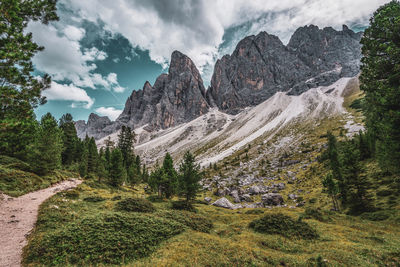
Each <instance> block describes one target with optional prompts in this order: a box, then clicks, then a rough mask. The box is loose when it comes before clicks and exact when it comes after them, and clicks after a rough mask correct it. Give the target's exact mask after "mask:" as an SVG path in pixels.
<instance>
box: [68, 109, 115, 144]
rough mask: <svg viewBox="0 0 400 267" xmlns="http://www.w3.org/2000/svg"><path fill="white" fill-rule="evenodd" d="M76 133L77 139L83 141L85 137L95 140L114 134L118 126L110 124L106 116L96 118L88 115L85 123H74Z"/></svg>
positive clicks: (82, 121)
mask: <svg viewBox="0 0 400 267" xmlns="http://www.w3.org/2000/svg"><path fill="white" fill-rule="evenodd" d="M75 128H76V132H77V135H78V137H79V138H81V139H84V138H85V137H86V135H87V136H89V137H94V138H95V139H100V138H103V137H105V136H107V135H109V134H112V133H114V132H116V131H117V130H118V129H119V126H118V125H117V124H115V123H114V122H112V121H111V120H110V119H109V118H108V117H107V116H103V117H101V116H98V115H96V114H94V113H90V115H89V119H88V121H87V123H86V122H85V121H84V120H79V121H76V122H75Z"/></svg>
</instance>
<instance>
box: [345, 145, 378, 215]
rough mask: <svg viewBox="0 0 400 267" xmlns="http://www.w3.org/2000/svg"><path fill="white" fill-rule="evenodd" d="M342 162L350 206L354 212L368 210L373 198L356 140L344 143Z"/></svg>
mask: <svg viewBox="0 0 400 267" xmlns="http://www.w3.org/2000/svg"><path fill="white" fill-rule="evenodd" d="M340 164H341V172H342V176H343V180H344V182H345V183H346V193H347V198H346V199H348V202H347V204H348V206H349V208H350V212H351V213H352V214H359V213H362V212H364V211H368V210H370V209H371V206H372V199H371V197H370V195H369V193H368V191H367V190H368V187H369V183H368V181H367V179H366V177H365V176H364V175H363V169H362V166H361V164H360V151H359V150H358V149H357V147H356V145H355V143H354V141H349V142H347V143H346V144H344V145H343V149H342V153H341V155H340Z"/></svg>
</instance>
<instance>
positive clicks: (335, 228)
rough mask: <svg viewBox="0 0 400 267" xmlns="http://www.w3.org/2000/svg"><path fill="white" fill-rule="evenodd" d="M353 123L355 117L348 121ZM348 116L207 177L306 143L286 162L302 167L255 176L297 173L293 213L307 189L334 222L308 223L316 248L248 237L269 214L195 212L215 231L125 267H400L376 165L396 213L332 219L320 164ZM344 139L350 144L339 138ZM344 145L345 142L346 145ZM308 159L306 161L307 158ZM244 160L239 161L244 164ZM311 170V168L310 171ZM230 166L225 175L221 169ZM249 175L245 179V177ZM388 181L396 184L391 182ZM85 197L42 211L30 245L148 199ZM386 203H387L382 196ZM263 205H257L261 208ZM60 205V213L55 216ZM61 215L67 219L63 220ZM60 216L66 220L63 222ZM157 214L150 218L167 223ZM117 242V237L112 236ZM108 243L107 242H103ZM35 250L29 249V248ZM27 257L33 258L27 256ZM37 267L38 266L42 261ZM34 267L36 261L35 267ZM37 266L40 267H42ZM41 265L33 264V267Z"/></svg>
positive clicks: (175, 241)
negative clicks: (124, 201)
mask: <svg viewBox="0 0 400 267" xmlns="http://www.w3.org/2000/svg"><path fill="white" fill-rule="evenodd" d="M357 97H359V92H358V91H357V90H353V91H352V93H350V94H348V95H346V98H345V103H344V106H345V107H346V108H349V105H350V103H351V102H352V101H353V100H354V99H355V98H357ZM348 110H349V112H350V114H351V115H352V116H353V118H354V119H355V121H356V122H360V121H362V117H361V116H360V114H359V113H357V112H356V111H355V110H351V109H348ZM346 116H348V115H346ZM344 119H345V117H344V116H338V117H335V118H329V119H325V120H322V121H321V122H319V123H318V125H315V123H313V122H310V123H309V124H303V125H297V126H296V127H292V128H286V129H285V130H283V131H281V132H280V133H278V134H277V135H276V136H275V137H274V138H273V139H272V140H270V141H268V142H267V143H265V144H263V138H262V137H261V138H259V139H257V140H255V141H254V142H253V143H252V144H251V147H250V148H247V149H243V150H241V151H238V152H236V153H235V154H234V155H232V156H230V157H228V158H227V159H225V160H224V162H222V163H220V164H219V166H220V169H219V170H218V171H214V170H209V171H208V175H209V176H210V177H212V176H213V175H219V174H221V173H222V175H230V171H231V170H232V169H235V168H237V167H238V166H239V162H240V161H242V162H245V159H244V155H245V154H246V153H247V154H248V155H249V159H250V161H251V160H252V159H256V158H258V161H260V160H261V158H264V159H269V160H272V159H271V158H268V153H266V154H263V153H262V152H263V151H264V150H265V151H266V150H267V149H268V147H270V146H271V145H272V144H274V143H275V142H278V141H279V140H280V139H281V138H282V137H285V136H288V135H294V136H295V135H298V136H302V137H301V138H300V139H299V141H298V145H297V146H294V147H291V148H288V149H287V152H288V154H289V155H288V158H287V159H301V160H302V163H300V164H294V165H291V166H288V167H285V168H280V169H279V170H274V169H268V168H267V167H265V166H261V165H260V164H259V162H258V161H256V162H253V163H252V164H253V168H250V167H249V168H248V171H249V172H252V171H254V170H257V171H259V172H261V171H263V170H264V171H265V172H266V173H267V174H268V176H275V177H278V178H279V179H280V180H275V181H274V182H281V181H283V182H284V181H285V179H286V178H287V177H286V173H287V171H294V172H296V177H297V182H296V183H294V184H287V187H286V188H285V189H284V190H283V191H281V192H280V193H281V194H282V195H283V197H284V198H285V202H286V203H287V204H288V205H289V206H290V205H294V204H295V202H293V201H289V200H288V199H287V194H288V193H291V192H297V190H298V189H302V190H303V192H304V193H299V195H300V196H301V197H303V199H304V200H305V201H306V207H315V208H321V209H322V210H325V212H324V213H325V214H326V216H328V217H329V220H327V221H325V222H321V221H318V220H315V219H304V221H306V222H307V223H309V224H310V225H311V226H313V227H314V228H315V229H316V230H317V232H318V233H319V235H320V238H319V239H317V240H315V241H306V240H296V239H290V238H285V237H282V236H280V235H266V234H261V233H256V232H254V231H253V230H251V229H249V227H248V224H249V223H250V222H251V221H252V220H254V219H257V218H259V217H261V216H262V214H247V213H246V211H247V210H246V209H243V210H236V211H232V210H225V209H221V208H216V207H213V206H207V205H199V204H197V205H196V208H197V209H198V214H199V215H203V216H205V217H207V218H209V219H211V220H212V221H213V224H214V228H213V229H212V230H211V231H210V232H209V233H204V232H198V231H194V230H190V229H187V230H186V231H184V232H183V233H181V234H178V235H176V236H174V237H172V238H170V239H166V240H165V241H163V242H161V243H160V244H159V245H158V246H157V247H158V248H157V249H156V250H154V252H153V253H152V254H150V255H149V256H146V257H142V258H138V259H137V260H131V261H129V262H128V263H125V265H124V266H268V265H271V266H277V265H285V266H307V265H311V266H315V265H317V263H318V261H319V262H320V263H321V262H322V263H325V264H327V265H328V266H399V265H400V249H399V248H400V234H399V233H400V213H399V210H400V203H399V201H398V199H397V200H396V199H395V200H393V197H390V196H377V194H376V193H377V192H382V191H385V190H390V189H391V184H390V183H389V182H390V181H391V180H392V179H391V177H384V176H383V175H382V173H381V172H380V170H379V168H378V166H377V164H376V163H375V162H374V161H372V160H369V161H365V162H364V166H365V167H366V175H367V177H368V179H372V178H374V177H375V178H376V177H379V178H380V179H381V181H382V182H381V183H380V184H377V185H376V186H375V187H374V188H371V193H373V195H374V198H375V204H376V205H377V206H379V207H381V208H390V209H391V211H390V213H389V214H390V218H389V219H386V220H384V221H369V220H363V219H362V217H352V216H347V215H344V214H339V213H331V212H328V210H329V209H330V207H331V201H330V199H329V198H328V197H327V196H326V194H324V193H323V192H322V185H321V178H322V177H323V176H324V175H325V174H326V171H327V170H326V168H325V167H324V166H323V164H321V163H319V162H318V161H316V158H317V157H318V156H319V155H320V153H321V150H320V148H321V146H322V145H323V144H325V143H326V138H325V137H324V135H325V134H326V131H327V130H331V131H333V133H334V134H335V135H337V136H340V133H341V132H342V133H343V131H344V130H343V121H344ZM340 138H344V136H342V137H340ZM340 138H339V139H340ZM305 150H306V151H308V152H306V153H303V152H300V151H305ZM237 156H239V158H240V160H239V161H237V159H236V158H237ZM304 162H308V164H309V165H307V167H306V168H303V166H302V165H303V164H304ZM224 165H226V168H222V167H221V166H224ZM246 168H247V167H246ZM246 168H244V170H243V171H244V172H246ZM388 181H389V182H388ZM80 190H81V193H80V194H81V196H80V197H79V199H77V200H68V199H67V200H66V201H64V200H63V199H65V198H64V197H62V195H60V194H59V195H58V196H55V197H53V198H52V199H50V200H49V201H47V202H46V203H45V204H44V205H43V206H42V207H41V210H40V213H41V215H40V216H41V217H42V218H50V217H51V216H53V215H54V216H55V217H53V220H49V221H47V222H45V223H44V224H39V225H38V227H37V228H36V230H35V232H34V233H33V235H32V236H31V237H30V244H31V242H32V241H34V240H38V239H40V237H41V235H42V234H43V233H49V232H51V231H52V230H50V229H47V228H46V227H47V226H50V225H51V226H52V227H55V228H57V227H59V228H63V227H65V225H66V224H68V221H65V220H76V219H79V218H81V217H84V216H87V215H90V214H92V215H94V214H98V213H101V212H107V211H112V210H113V208H114V205H115V202H114V201H112V200H111V199H112V197H114V196H117V195H119V196H122V197H128V196H131V197H132V196H133V197H144V196H145V194H144V192H143V190H142V189H139V190H138V191H132V190H125V191H112V190H110V189H107V188H104V189H99V188H97V189H96V188H92V187H89V186H87V185H81V186H80ZM89 195H90V196H92V195H98V196H102V197H104V198H107V200H106V201H103V202H98V203H86V202H84V201H82V199H83V198H84V197H86V196H89ZM381 195H384V194H382V193H381ZM204 196H212V197H213V199H214V200H215V199H216V197H215V196H213V195H212V192H203V193H202V194H201V196H199V199H202V198H203V197H204ZM258 199H259V197H258V198H257V199H256V200H258ZM54 205H57V207H58V209H57V211H56V210H55V208H54ZM155 205H156V207H157V209H158V210H159V211H160V210H161V211H163V210H167V209H169V207H168V206H169V205H168V203H167V202H162V203H155ZM263 212H264V214H267V213H275V212H282V213H284V214H286V215H288V216H291V217H293V218H294V219H297V218H298V217H299V216H301V215H302V213H303V212H304V209H303V208H295V209H291V208H275V209H263ZM59 213H60V214H59ZM57 214H59V215H57ZM160 214H162V212H161V213H155V214H153V215H151V216H160ZM109 234H112V233H109ZM98 242H101V241H98ZM28 250H29V247H28ZM25 256H26V254H25ZM36 260H38V259H36ZM32 262H33V263H35V261H32ZM36 263H37V261H36ZM34 265H35V264H31V266H34Z"/></svg>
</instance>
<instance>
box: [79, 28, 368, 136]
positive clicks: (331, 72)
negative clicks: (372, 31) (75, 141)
mask: <svg viewBox="0 0 400 267" xmlns="http://www.w3.org/2000/svg"><path fill="white" fill-rule="evenodd" d="M360 38H361V33H354V32H353V31H351V30H350V29H349V28H347V27H346V26H343V29H342V30H341V31H336V30H334V29H333V28H330V27H328V28H324V29H319V28H318V27H317V26H313V25H311V26H305V27H301V28H299V29H297V30H296V31H295V33H294V34H293V36H292V37H291V39H290V41H289V43H288V45H286V46H285V45H284V44H283V43H282V42H281V41H280V40H279V38H278V37H276V36H274V35H270V34H268V33H266V32H261V33H259V34H258V35H256V36H248V37H246V38H244V39H243V40H241V41H240V42H239V43H238V45H237V47H236V49H235V50H234V52H233V53H232V55H225V56H224V57H222V58H221V59H219V60H218V61H217V62H216V64H215V68H214V73H213V76H212V80H211V86H210V88H209V89H208V90H207V92H206V90H205V88H204V85H203V80H202V78H201V76H200V73H199V71H198V70H197V68H196V66H195V65H194V63H193V62H192V60H191V59H190V58H188V57H187V56H185V55H184V54H182V53H180V52H178V51H175V52H173V53H172V56H171V61H170V68H169V71H168V73H165V74H161V75H160V76H159V77H158V78H157V80H156V82H155V83H154V85H153V86H152V85H151V84H150V83H149V82H146V83H145V84H144V86H143V89H141V90H138V91H133V92H132V95H131V96H130V97H129V98H128V99H127V101H126V103H125V108H124V110H123V112H122V114H121V115H120V116H119V117H118V119H117V120H116V121H115V122H111V121H110V120H109V119H108V118H107V117H99V116H97V115H95V114H91V115H90V117H89V121H88V123H87V124H85V122H84V121H78V122H76V127H77V131H78V134H79V136H80V137H81V138H84V137H85V135H86V134H87V135H88V136H94V137H95V138H96V139H99V138H102V137H103V136H106V135H109V134H111V133H113V132H115V131H117V130H118V129H119V128H120V127H121V125H127V126H129V127H131V128H134V129H135V128H137V127H141V126H143V125H147V126H146V128H145V129H146V130H148V131H152V130H156V129H165V128H169V127H172V126H176V125H178V124H181V123H184V122H188V121H192V120H193V119H195V118H197V117H199V116H201V115H203V114H205V113H207V112H208V111H209V108H210V107H211V106H216V107H218V108H219V109H220V110H221V111H223V112H226V113H229V114H237V113H239V112H240V111H241V110H242V109H243V108H246V107H249V106H255V105H258V104H260V103H262V102H264V101H265V100H267V99H268V98H270V97H271V96H273V95H274V94H275V93H276V92H280V91H282V92H288V93H289V94H292V95H299V94H301V93H303V92H305V91H307V90H308V89H310V88H314V87H317V86H327V85H330V84H332V83H334V82H335V81H337V80H338V79H340V78H342V77H353V76H355V75H357V73H358V72H359V65H360V58H361V45H360V43H359V41H360Z"/></svg>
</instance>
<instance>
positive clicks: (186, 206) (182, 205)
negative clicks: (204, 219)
mask: <svg viewBox="0 0 400 267" xmlns="http://www.w3.org/2000/svg"><path fill="white" fill-rule="evenodd" d="M171 208H172V209H174V210H187V211H191V212H196V209H195V208H194V207H193V205H192V204H190V203H187V202H186V201H183V200H178V201H171Z"/></svg>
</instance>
